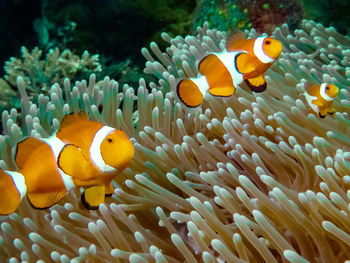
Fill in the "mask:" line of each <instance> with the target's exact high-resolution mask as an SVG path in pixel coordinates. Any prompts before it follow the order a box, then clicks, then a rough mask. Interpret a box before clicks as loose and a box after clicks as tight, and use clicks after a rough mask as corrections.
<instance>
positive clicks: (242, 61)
mask: <svg viewBox="0 0 350 263" xmlns="http://www.w3.org/2000/svg"><path fill="white" fill-rule="evenodd" d="M255 63H256V60H255V58H254V57H253V56H252V55H250V54H249V53H241V54H239V55H237V58H236V67H237V70H238V71H239V72H240V73H242V74H248V73H251V72H253V71H255V69H256V67H255Z"/></svg>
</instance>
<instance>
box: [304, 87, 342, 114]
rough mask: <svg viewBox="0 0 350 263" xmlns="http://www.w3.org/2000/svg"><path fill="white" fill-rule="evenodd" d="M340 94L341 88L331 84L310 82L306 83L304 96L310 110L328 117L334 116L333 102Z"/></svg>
mask: <svg viewBox="0 0 350 263" xmlns="http://www.w3.org/2000/svg"><path fill="white" fill-rule="evenodd" d="M338 93H339V88H338V87H337V86H336V85H334V84H331V83H322V84H321V85H317V84H313V83H310V82H306V83H305V92H304V96H305V99H306V102H307V103H308V104H309V106H310V108H311V109H312V110H313V111H314V112H315V113H316V114H318V115H319V116H320V118H324V117H326V115H327V114H330V115H333V114H334V113H335V109H334V108H333V101H334V99H335V98H336V97H337V95H338Z"/></svg>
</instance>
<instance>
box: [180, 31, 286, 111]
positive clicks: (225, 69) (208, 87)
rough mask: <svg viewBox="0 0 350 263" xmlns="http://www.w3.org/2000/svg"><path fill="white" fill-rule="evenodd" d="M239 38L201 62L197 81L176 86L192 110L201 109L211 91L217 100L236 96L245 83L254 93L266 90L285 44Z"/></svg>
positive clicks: (190, 79) (238, 35)
mask: <svg viewBox="0 0 350 263" xmlns="http://www.w3.org/2000/svg"><path fill="white" fill-rule="evenodd" d="M242 36H243V34H235V35H233V36H231V37H229V39H228V40H227V42H226V50H224V51H223V52H221V53H211V54H209V55H207V56H205V57H204V58H203V59H202V60H200V61H199V62H198V71H199V73H200V74H201V76H199V77H197V78H187V79H182V80H180V81H179V82H178V84H177V86H176V91H177V95H178V98H179V99H180V100H181V102H182V103H184V104H185V105H186V106H187V107H189V108H195V107H198V106H200V105H201V103H202V102H203V97H204V95H205V93H206V92H207V91H208V92H209V93H210V94H211V95H213V96H218V97H229V96H232V95H233V94H234V93H235V91H236V87H237V86H239V85H240V84H241V83H242V82H243V81H245V82H246V83H247V85H248V86H249V87H250V89H251V90H252V91H254V92H262V91H264V90H265V89H266V81H265V78H264V76H263V75H262V74H263V73H265V71H266V70H267V69H268V68H269V67H270V66H271V65H272V64H273V62H274V61H275V60H276V59H277V58H278V57H279V55H280V54H281V51H282V44H281V43H280V42H279V41H278V40H276V39H273V38H268V37H259V38H257V39H246V38H245V37H244V36H243V37H244V39H243V37H242Z"/></svg>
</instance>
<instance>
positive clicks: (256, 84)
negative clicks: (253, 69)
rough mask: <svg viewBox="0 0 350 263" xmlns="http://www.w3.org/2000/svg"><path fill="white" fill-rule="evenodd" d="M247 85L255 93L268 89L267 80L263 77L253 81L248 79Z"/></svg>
mask: <svg viewBox="0 0 350 263" xmlns="http://www.w3.org/2000/svg"><path fill="white" fill-rule="evenodd" d="M245 83H246V84H247V85H248V87H249V88H250V89H251V90H252V91H254V92H263V91H265V90H266V87H267V84H266V80H265V77H264V76H263V75H260V76H257V77H255V78H251V79H246V80H245Z"/></svg>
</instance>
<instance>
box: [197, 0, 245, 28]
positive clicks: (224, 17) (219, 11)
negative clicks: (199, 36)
mask: <svg viewBox="0 0 350 263" xmlns="http://www.w3.org/2000/svg"><path fill="white" fill-rule="evenodd" d="M239 2H240V1H237V0H215V1H212V0H203V1H201V2H200V5H199V6H198V7H197V9H198V10H197V12H196V15H195V18H194V21H193V28H194V29H196V28H197V27H198V26H201V25H203V23H204V22H206V21H207V22H208V23H209V26H210V27H211V28H216V29H218V30H222V31H236V30H243V29H247V28H249V27H251V24H250V23H249V18H248V16H247V9H245V10H244V8H240V6H239Z"/></svg>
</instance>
